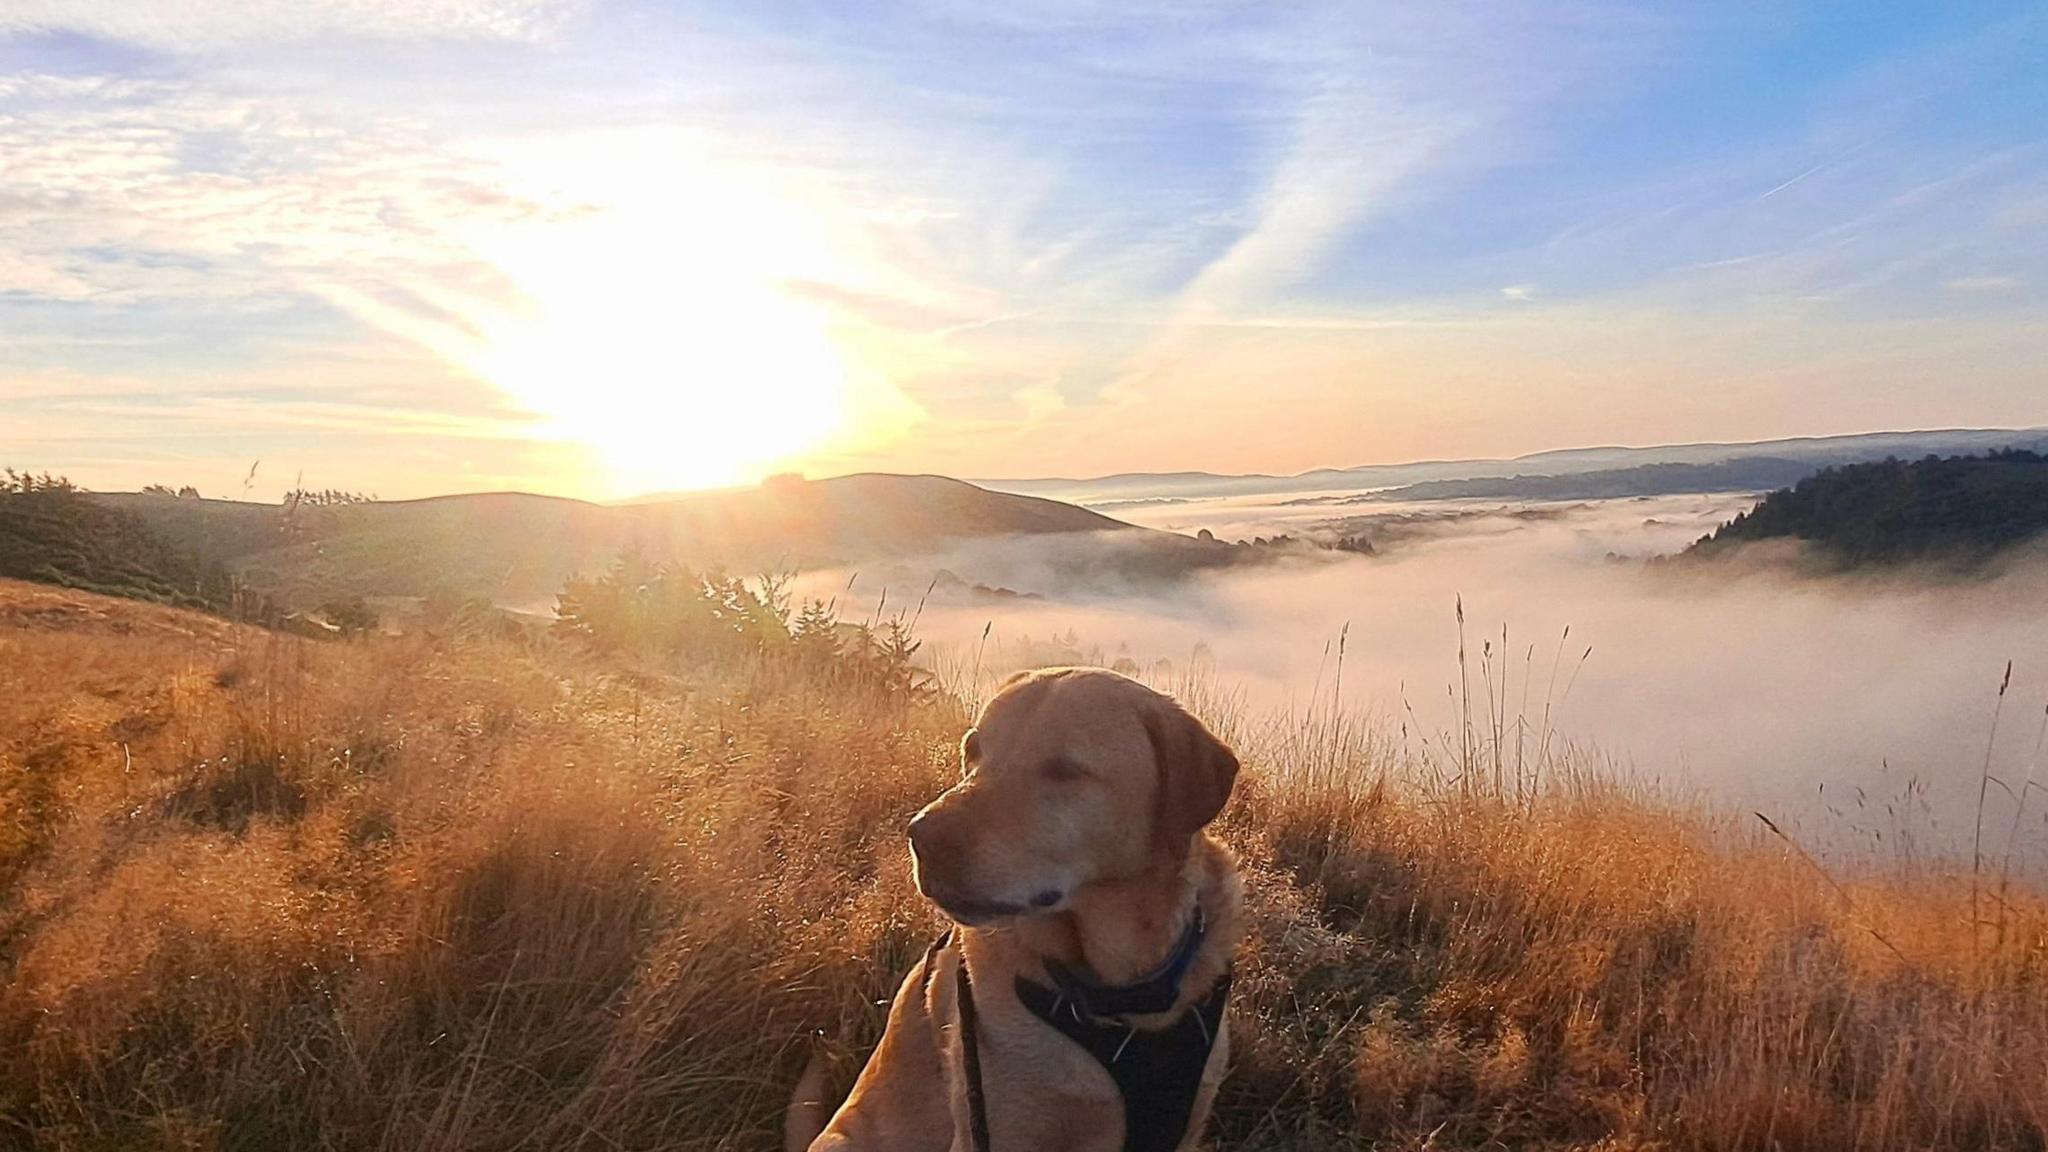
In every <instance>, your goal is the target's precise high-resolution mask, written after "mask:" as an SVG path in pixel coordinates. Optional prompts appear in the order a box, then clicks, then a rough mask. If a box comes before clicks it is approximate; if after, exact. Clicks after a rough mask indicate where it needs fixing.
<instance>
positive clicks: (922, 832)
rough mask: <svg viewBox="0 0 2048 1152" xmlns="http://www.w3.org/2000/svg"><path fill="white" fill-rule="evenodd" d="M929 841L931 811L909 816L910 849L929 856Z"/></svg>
mask: <svg viewBox="0 0 2048 1152" xmlns="http://www.w3.org/2000/svg"><path fill="white" fill-rule="evenodd" d="M931 841H932V821H931V813H929V812H919V813H918V814H917V815H915V816H912V817H911V818H910V850H911V851H912V852H913V853H915V854H917V855H919V856H925V857H929V856H930V855H931V850H932V845H931Z"/></svg>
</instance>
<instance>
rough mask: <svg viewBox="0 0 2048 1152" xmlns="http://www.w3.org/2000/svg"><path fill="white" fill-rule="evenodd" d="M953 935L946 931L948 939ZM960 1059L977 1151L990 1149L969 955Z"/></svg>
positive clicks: (963, 971) (963, 957)
mask: <svg viewBox="0 0 2048 1152" xmlns="http://www.w3.org/2000/svg"><path fill="white" fill-rule="evenodd" d="M952 936H953V934H952V933H950V932H948V933H946V938H947V939H948V940H950V939H952ZM960 1062H961V1063H962V1064H964V1065H966V1068H967V1123H968V1128H969V1131H970V1132H971V1133H972V1134H973V1137H974V1152H989V1147H988V1099H987V1097H985V1096H984V1095H983V1094H982V1088H981V1017H980V1015H979V1014H977V1013H976V1012H975V1010H974V980H973V979H972V978H971V977H969V976H968V975H967V954H966V953H965V952H962V953H961V954H960Z"/></svg>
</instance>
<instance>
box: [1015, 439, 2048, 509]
mask: <svg viewBox="0 0 2048 1152" xmlns="http://www.w3.org/2000/svg"><path fill="white" fill-rule="evenodd" d="M2000 448H2023V449H2033V450H2048V428H1948V429H1931V430H1925V431H1909V432H1864V433H1852V434H1848V435H1841V436H1802V437H1792V438H1787V439H1779V440H1758V441H1752V442H1729V443H1719V442H1705V443H1696V444H1666V445H1654V446H1649V447H1620V446H1614V447H1606V446H1603V447H1588V448H1562V449H1554V450H1551V451H1546V452H1535V453H1531V454H1529V455H1526V456H1518V457H1514V458H1512V459H1475V460H1421V461H1415V462H1412V463H1404V464H1366V465H1360V466H1358V467H1352V468H1318V469H1313V470H1311V471H1308V472H1302V473H1298V474H1296V475H1292V476H1272V475H1264V474H1249V475H1222V474H1216V473H1208V472H1162V473H1145V472H1125V473H1119V474H1116V475H1111V476H1100V477H1094V478H1089V479H1067V478H1043V479H995V480H976V481H974V483H976V484H978V485H980V486H982V487H984V488H988V489H991V490H993V491H998V492H1014V493H1018V494H1023V495H1034V496H1049V497H1052V498H1054V499H1059V500H1065V501H1069V502H1071V503H1077V504H1084V505H1086V504H1095V503H1102V502H1107V501H1127V500H1132V499H1140V498H1162V497H1179V498H1211V497H1226V496H1252V495H1283V494H1290V493H1299V492H1317V491H1331V492H1342V491H1351V492H1362V491H1365V490H1367V489H1373V488H1395V487H1402V486H1407V485H1418V484H1425V483H1436V482H1453V481H1474V480H1483V479H1501V480H1506V479H1513V478H1515V477H1522V478H1533V477H1538V476H1564V475H1573V474H1579V473H1587V472H1601V471H1617V470H1621V469H1627V468H1637V467H1645V466H1649V465H1657V464H1691V465H1710V464H1723V463H1733V462H1737V461H1742V460H1749V459H1755V458H1764V457H1768V458H1775V459H1779V460H1786V461H1792V462H1795V463H1797V464H1801V465H1804V466H1806V467H1808V468H1809V469H1811V470H1812V471H1819V470H1820V469H1822V468H1825V467H1828V466H1830V465H1841V464H1856V463H1864V462H1868V461H1874V460H1882V459H1885V458H1886V457H1889V456H1899V457H1904V458H1909V459H1910V458H1915V457H1920V456H1925V455H1929V454H1933V455H1938V456H1954V455H1967V454H1971V453H1983V452H1989V451H1993V450H1995V449H2000ZM1631 494H1635V493H1631ZM1641 494H1648V493H1641Z"/></svg>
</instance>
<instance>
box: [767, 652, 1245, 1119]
mask: <svg viewBox="0 0 2048 1152" xmlns="http://www.w3.org/2000/svg"><path fill="white" fill-rule="evenodd" d="M960 753H961V760H962V762H963V767H964V776H963V778H962V779H961V781H960V783H959V784H957V785H955V786H954V787H953V788H951V789H950V790H948V791H947V792H946V793H945V794H944V795H942V796H940V797H939V798H938V799H937V800H934V801H932V803H931V804H930V805H928V806H926V808H925V809H924V810H923V811H922V812H920V813H918V815H917V818H916V819H915V820H913V821H911V824H910V846H911V855H912V857H913V859H914V862H915V867H916V876H917V887H918V890H919V891H920V892H922V893H923V894H924V895H925V896H926V897H927V898H928V899H930V900H931V901H932V902H933V903H934V904H936V905H938V907H939V908H940V909H941V910H943V911H944V912H945V913H946V915H947V916H948V917H950V918H951V919H952V920H953V922H954V923H955V924H957V925H958V928H956V929H955V930H954V931H953V932H951V933H949V934H948V935H947V936H946V937H944V938H942V939H941V940H940V941H939V942H938V943H937V944H934V945H933V946H932V948H931V950H930V951H929V952H927V953H926V955H925V957H924V960H923V961H922V962H921V963H919V964H918V965H917V966H916V967H915V968H913V969H912V970H911V972H910V974H909V975H908V976H907V977H906V978H905V979H904V981H903V986H902V989H901V990H900V991H898V992H897V994H896V999H895V1002H894V1004H893V1006H892V1007H891V1008H890V1010H889V1019H888V1024H887V1027H886V1029H885V1031H884V1033H883V1036H882V1040H881V1044H880V1045H879V1046H878V1047H877V1048H876V1049H875V1053H874V1055H873V1056H872V1057H871V1058H870V1059H869V1061H868V1064H867V1067H866V1068H865V1069H863V1070H862V1072H861V1074H860V1078H859V1079H858V1080H857V1081H856V1082H855V1084H854V1086H853V1091H852V1094H851V1095H850V1096H849V1097H848V1098H847V1100H846V1102H845V1104H844V1105H842V1106H841V1107H840V1109H839V1111H838V1112H837V1113H836V1114H834V1115H833V1116H832V1118H831V1122H830V1123H829V1124H825V1123H823V1121H824V1118H825V1104H824V1102H823V1101H822V1100H821V1099H820V1097H821V1095H822V1079H823V1078H822V1075H821V1074H820V1073H819V1070H818V1067H817V1065H816V1064H815V1063H814V1064H813V1067H812V1068H811V1069H810V1070H808V1071H807V1072H806V1073H805V1076H804V1078H803V1081H802V1082H801V1083H799V1084H798V1086H797V1091H796V1093H795V1095H794V1097H793V1098H792V1100H791V1102H790V1107H789V1117H788V1126H787V1144H788V1147H789V1148H790V1149H791V1150H792V1152H795V1150H799V1149H804V1148H810V1149H812V1150H813V1152H1170V1150H1176V1149H1179V1150H1185V1149H1192V1148H1193V1147H1195V1145H1196V1144H1197V1143H1198V1142H1199V1140H1200V1138H1201V1132H1202V1128H1203V1125H1204V1123H1205V1122H1206V1120H1207V1118H1208V1115H1209V1110H1210V1106H1211V1104H1212V1103H1213V1101H1214V1099H1215V1095H1216V1088H1217V1085H1218V1083H1219V1082H1220V1081H1221V1080H1222V1078H1223V1071H1224V1066H1225V1064H1226V1063H1227V1061H1228V1059H1229V1054H1230V1040H1229V1036H1228V1034H1227V1032H1226V1029H1225V1026H1224V1021H1223V1004H1224V1001H1225V999H1226V997H1227V996H1228V992H1229V983H1230V969H1231V958H1232V956H1233V955H1234V954H1235V952H1236V948H1237V944H1238V940H1239V938H1240V936H1241V935H1242V931H1243V929H1242V923H1241V922H1242V902H1243V895H1242V888H1241V885H1240V882H1239V879H1238V873H1237V863H1236V860H1235V858H1234V857H1233V856H1232V855H1231V853H1230V851H1229V850H1228V849H1226V848H1224V847H1223V846H1222V845H1221V844H1219V843H1217V842H1216V841H1215V840H1214V839H1213V838H1211V837H1210V836H1209V835H1208V834H1207V833H1206V832H1204V831H1203V829H1204V828H1205V827H1206V826H1207V825H1208V823H1209V822H1210V821H1211V820H1213V819H1215V817H1216V815H1217V813H1219V812H1221V811H1222V810H1223V806H1224V804H1225V802H1226V801H1228V800H1229V798H1230V790H1231V785H1232V783H1233V781H1234V780H1235V779H1236V776H1237V757H1236V756H1235V755H1233V754H1232V752H1231V751H1230V749H1229V748H1227V747H1225V746H1224V744H1223V743H1222V741H1220V740H1218V739H1217V738H1216V737H1215V736H1214V735H1212V734H1211V733H1210V732H1209V730H1208V729H1207V728H1205V727H1203V725H1202V723H1201V722H1200V721H1198V720H1196V719H1195V718H1194V717H1193V716H1191V715H1189V714H1188V713H1187V712H1186V711H1185V710H1184V709H1182V708H1181V707H1180V705H1179V704H1177V703H1175V702H1174V701H1173V700H1172V698H1170V697H1168V696H1165V695H1162V694H1160V693H1158V692H1155V691H1153V690H1152V689H1150V688H1147V687H1145V686H1144V685H1143V684H1140V683H1138V682H1137V681H1135V680H1131V679H1129V678H1127V677H1124V676H1120V675H1117V674H1116V673H1113V672H1107V671H1103V670H1101V669H1084V668H1058V669H1047V670H1044V671H1039V672H1031V673H1026V674H1023V675H1021V676H1018V677H1016V678H1013V679H1012V680H1011V681H1010V682H1009V683H1008V684H1007V685H1005V686H1004V687H1003V689H1002V691H1001V692H999V693H998V694H997V695H996V697H995V698H994V699H993V700H991V701H989V703H988V706H987V707H986V708H984V709H983V710H982V713H981V717H980V719H979V721H978V722H977V723H976V725H975V727H974V728H973V729H971V730H970V731H969V732H968V733H967V736H966V738H965V739H964V740H963V741H962V742H961V748H960ZM821 1129H822V1131H821Z"/></svg>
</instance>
